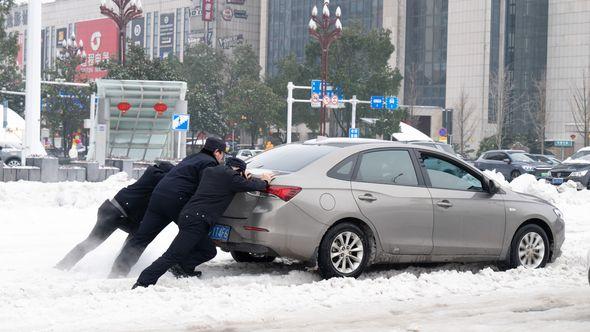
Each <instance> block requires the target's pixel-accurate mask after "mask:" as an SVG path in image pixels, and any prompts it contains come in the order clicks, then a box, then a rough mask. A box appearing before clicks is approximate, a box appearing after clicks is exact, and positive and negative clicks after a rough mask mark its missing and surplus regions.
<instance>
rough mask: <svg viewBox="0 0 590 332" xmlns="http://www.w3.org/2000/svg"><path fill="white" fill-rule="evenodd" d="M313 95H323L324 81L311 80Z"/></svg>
mask: <svg viewBox="0 0 590 332" xmlns="http://www.w3.org/2000/svg"><path fill="white" fill-rule="evenodd" d="M311 93H316V94H318V95H320V94H322V80H311Z"/></svg>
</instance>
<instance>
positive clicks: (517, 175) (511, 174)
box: [510, 171, 520, 180]
mask: <svg viewBox="0 0 590 332" xmlns="http://www.w3.org/2000/svg"><path fill="white" fill-rule="evenodd" d="M519 176H520V172H519V171H512V173H510V180H514V179H516V178H517V177H519Z"/></svg>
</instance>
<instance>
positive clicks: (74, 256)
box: [56, 200, 139, 270]
mask: <svg viewBox="0 0 590 332" xmlns="http://www.w3.org/2000/svg"><path fill="white" fill-rule="evenodd" d="M138 228H139V223H138V222H134V221H132V220H131V219H129V218H127V217H125V216H124V215H123V214H122V213H121V211H119V209H117V208H116V207H115V206H114V205H113V204H112V203H111V202H110V201H109V200H106V201H104V203H102V205H101V206H100V207H99V208H98V212H97V220H96V224H95V225H94V228H92V230H91V231H90V234H89V235H88V237H87V238H86V239H85V240H84V241H82V242H80V243H78V244H77V245H76V246H75V247H74V248H73V249H72V250H70V252H69V253H68V254H67V255H66V256H65V257H64V258H63V259H62V260H61V261H59V263H57V265H56V267H57V268H59V269H62V270H69V269H71V268H72V267H73V266H74V265H76V264H77V263H78V262H79V261H80V260H81V259H82V258H83V257H84V256H85V255H86V254H87V253H89V252H91V251H92V250H94V249H96V247H98V246H99V245H101V244H102V243H103V242H104V241H105V240H106V239H107V238H108V237H109V236H111V234H113V232H114V231H115V230H116V229H120V230H122V231H125V232H127V233H129V236H127V240H126V241H125V242H128V241H129V239H130V238H132V237H133V234H135V232H136V231H137V229H138Z"/></svg>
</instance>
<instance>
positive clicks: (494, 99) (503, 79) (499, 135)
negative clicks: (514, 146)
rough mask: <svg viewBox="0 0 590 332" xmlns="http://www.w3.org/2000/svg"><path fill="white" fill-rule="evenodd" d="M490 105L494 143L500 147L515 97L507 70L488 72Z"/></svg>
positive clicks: (514, 103)
mask: <svg viewBox="0 0 590 332" xmlns="http://www.w3.org/2000/svg"><path fill="white" fill-rule="evenodd" d="M490 75H491V78H492V80H491V83H490V105H491V110H492V111H493V114H494V118H493V120H495V122H496V134H495V135H494V137H495V141H496V142H495V143H496V148H498V149H501V148H502V143H503V142H504V137H505V135H506V128H507V127H508V125H509V120H510V113H511V111H512V108H513V106H515V105H516V100H517V98H516V97H514V96H513V89H512V84H511V82H510V79H509V77H508V70H504V73H503V74H498V73H490Z"/></svg>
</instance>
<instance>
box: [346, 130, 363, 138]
mask: <svg viewBox="0 0 590 332" xmlns="http://www.w3.org/2000/svg"><path fill="white" fill-rule="evenodd" d="M360 133H361V131H360V130H359V128H350V129H348V137H350V138H359V135H360Z"/></svg>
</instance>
